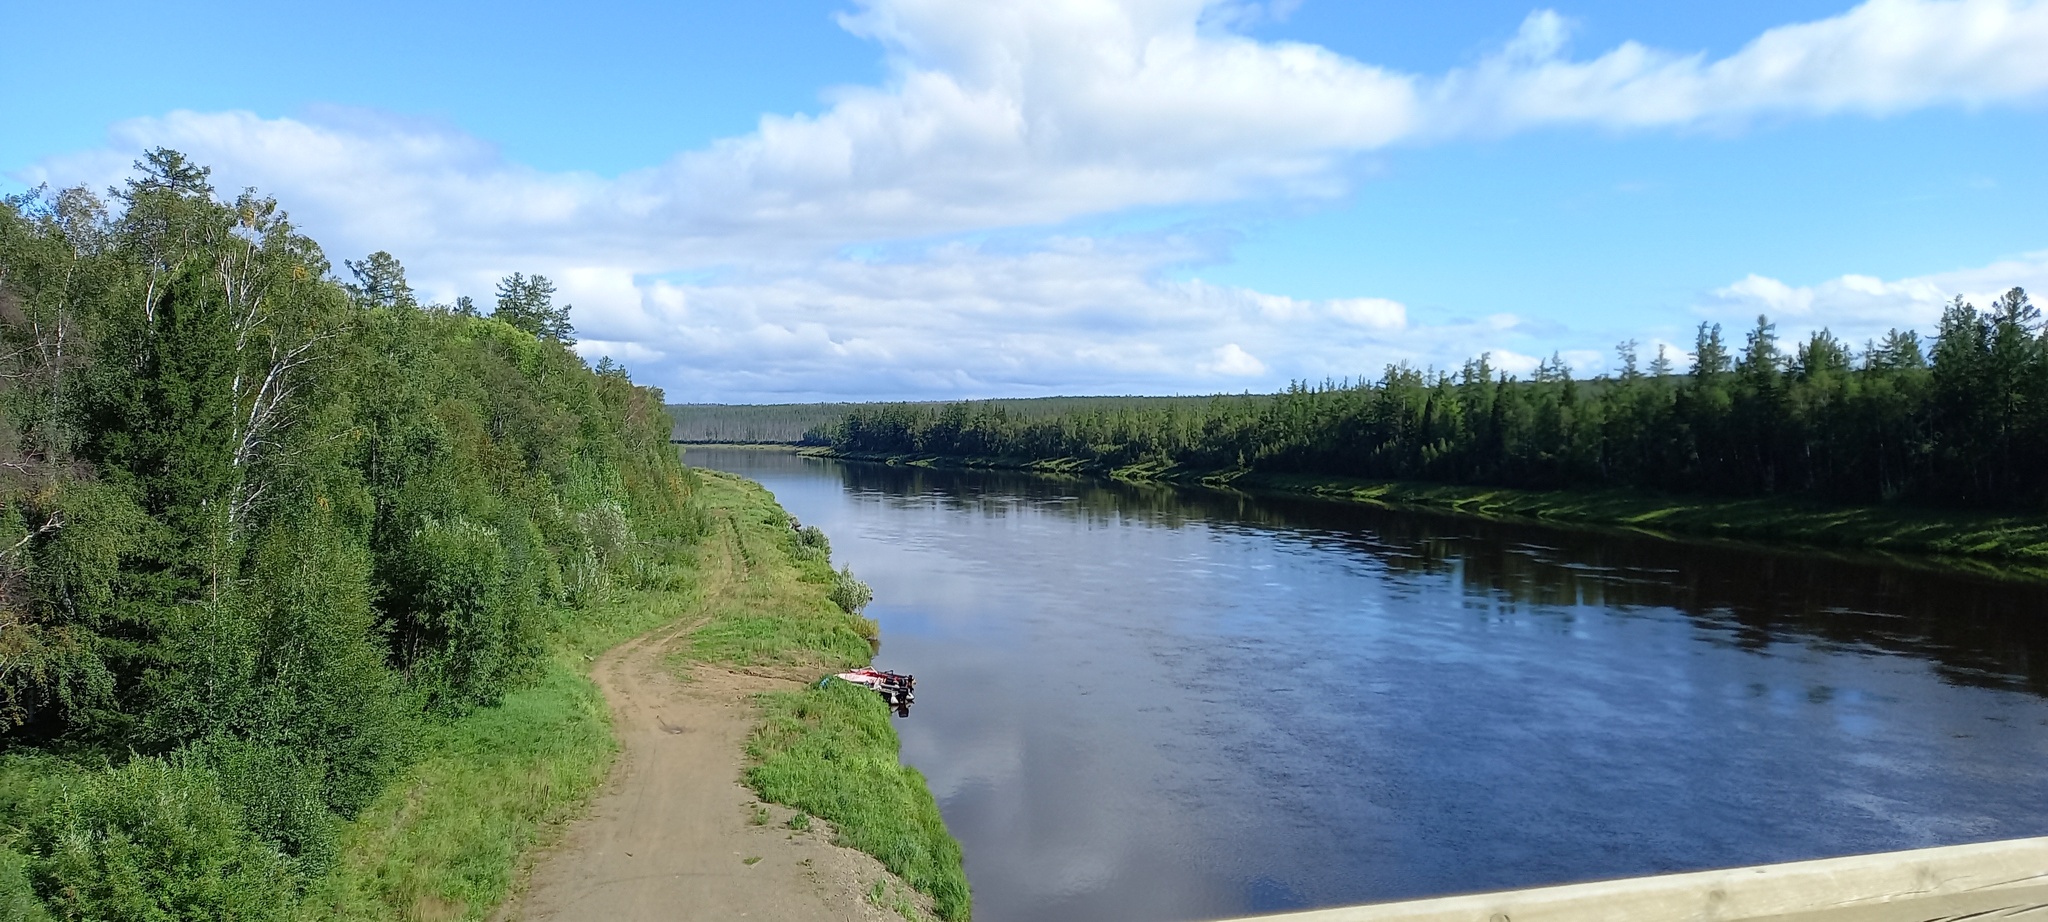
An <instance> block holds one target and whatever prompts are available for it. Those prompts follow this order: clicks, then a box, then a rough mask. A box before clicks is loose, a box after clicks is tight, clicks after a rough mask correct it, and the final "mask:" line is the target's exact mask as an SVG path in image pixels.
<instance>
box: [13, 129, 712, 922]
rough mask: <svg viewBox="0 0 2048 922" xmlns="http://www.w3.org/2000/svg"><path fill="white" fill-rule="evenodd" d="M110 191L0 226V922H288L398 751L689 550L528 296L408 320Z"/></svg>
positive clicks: (164, 196)
mask: <svg viewBox="0 0 2048 922" xmlns="http://www.w3.org/2000/svg"><path fill="white" fill-rule="evenodd" d="M137 166H138V173H137V175H136V177H135V178H134V179H132V180H130V181H129V182H128V183H127V184H126V185H125V186H123V187H121V188H118V189H115V190H111V191H110V193H109V194H108V195H106V196H104V197H103V196H99V195H95V194H94V193H92V192H90V191H88V190H85V189H68V190H63V191H49V190H37V191H35V192H33V193H30V194H26V195H22V196H18V197H13V198H10V199H7V200H6V205H5V207H4V208H0V336H4V344H0V427H4V431H0V436H4V437H0V512H4V514H0V530H4V532H5V533H4V534H0V916H5V917H7V918H34V917H38V916H39V915H40V914H44V913H47V914H49V915H51V916H53V917H57V918H70V919H152V920H155V919H229V918H234V919H269V918H286V917H290V916H291V915H292V913H293V911H294V910H293V906H294V901H295V900H296V899H297V897H298V895H299V894H300V893H301V892H302V891H303V890H304V888H305V887H306V886H307V884H308V882H309V881H312V880H315V879H317V878H319V877H320V875H322V874H323V873H324V872H325V871H326V869H327V868H328V867H329V865H330V864H331V863H332V862H333V861H334V860H335V856H336V850H337V839H336V836H337V830H338V829H339V828H341V824H342V822H343V821H344V820H346V819H348V818H349V817H352V816H354V815H355V814H357V813H358V812H359V811H361V810H363V809H364V808H365V805H366V804H368V803H370V802H371V801H372V800H373V799H374V798H376V797H377V796H378V794H379V792H380V791H382V790H384V789H385V788H386V786H387V785H388V784H390V783H391V781H392V780H393V779H394V778H395V777H396V776H398V775H399V773H401V772H402V771H404V770H406V768H407V766H408V764H409V763H410V762H411V761H413V760H414V759H415V758H416V756H417V750H418V746H419V741H420V740H421V739H422V732H423V728H427V727H431V726H433V725H435V724H436V723H437V722H442V721H447V720H451V719H453V718H456V717H459V716H460V715H463V714H465V713H468V712H470V711H471V710H472V709H476V708H479V707H483V706H488V705H492V704H494V703H496V702H498V701H499V700H501V699H502V698H503V697H504V696H506V695H507V694H508V693H509V692H512V691H514V690H516V689H519V688H520V687H522V685H523V684H524V683H528V682H529V681H531V677H532V676H533V675H534V672H535V668H536V663H537V662H538V660H539V659H540V658H541V657H542V656H543V653H544V651H545V650H546V649H547V644H548V642H549V638H550V637H551V636H552V635H554V634H555V633H557V632H561V631H564V630H569V629H571V628H573V626H574V625H575V624H576V622H577V619H578V618H579V617H582V612H584V611H585V610H586V608H587V607H588V606H589V605H590V604H591V603H592V601H593V600H595V599H598V598H600V597H602V596H603V595H604V593H606V592H607V591H608V590H609V589H611V588H612V587H615V586H648V585H662V584H664V581H670V580H673V578H674V574H673V573H671V572H668V571H666V570H665V569H664V567H663V565H661V564H660V563H659V560H660V556H659V555H654V554H648V553H645V552H644V550H645V549H646V548H649V547H658V546H662V545H665V544H680V543H684V542H688V541H690V540H692V538H693V537H694V534H695V532H696V531H698V530H701V528H702V527H703V525H702V522H703V519H702V515H701V513H699V512H697V511H695V508H694V506H693V505H692V504H691V502H690V493H691V490H692V487H691V480H690V479H689V475H688V473H687V472H686V471H685V470H684V469H683V468H682V467H681V466H680V463H679V461H678V459H677V457H676V453H675V451H674V449H673V448H672V447H671V446H670V445H669V443H668V439H669V432H670V421H669V419H668V417H667V416H666V415H665V413H664V412H663V410H662V397H661V394H660V392H659V391H657V390H654V389H651V388H647V387H640V386H636V385H635V384H634V383H633V382H632V381H631V380H630V379H629V377H628V376H627V374H626V373H625V371H624V370H623V369H620V368H618V367H617V366H615V365H613V364H612V363H610V362H609V361H607V362H605V363H604V364H602V365H601V366H600V367H599V369H597V370H595V371H593V370H592V369H590V368H588V367H586V366H585V364H584V363H583V362H582V361H581V360H580V359H579V358H578V357H577V356H576V355H575V354H574V353H573V352H571V351H570V350H569V349H568V348H567V343H569V342H571V341H572V340H571V339H570V336H571V334H572V332H573V329H572V327H571V325H570V322H569V308H568V306H567V305H556V304H555V303H554V301H553V287H552V285H549V284H547V282H546V280H545V279H544V278H541V277H537V276H536V277H527V276H523V275H521V276H513V277H511V278H508V279H507V280H506V282H505V283H504V284H503V285H501V286H500V290H499V292H498V302H499V303H498V310H497V311H496V312H495V316H492V317H484V316H478V314H479V313H480V312H479V311H478V310H477V309H476V308H475V307H474V306H473V304H472V303H471V302H470V301H469V299H467V298H464V299H462V300H461V301H460V302H458V303H457V304H454V305H445V306H442V305H422V304H420V303H418V302H417V301H416V299H415V297H414V295H413V293H412V291H411V289H410V288H409V287H408V286H407V284H406V282H405V279H404V274H403V267H402V266H400V265H399V264H398V262H397V260H395V259H393V258H391V257H390V256H389V255H388V254H383V253H378V254H373V255H372V256H370V257H368V258H365V259H363V260H360V261H354V260H351V261H348V262H346V263H344V265H343V266H342V267H340V268H341V270H342V271H341V272H337V267H335V266H333V265H332V264H331V263H330V262H329V259H328V258H327V256H326V255H324V254H323V253H322V252H321V250H320V248H319V246H318V245H316V244H315V243H314V242H313V241H312V240H310V239H308V238H307V237H306V236H305V235H303V234H302V233H301V232H300V231H299V230H298V229H297V228H295V227H294V226H293V225H292V223H291V222H290V220H289V219H288V217H287V215H286V213H285V212H284V211H283V210H282V209H281V208H280V207H279V205H278V203H277V202H276V201H274V200H272V199H269V198H265V197H263V196H261V195H259V194H257V193H256V192H254V191H249V192H244V193H241V194H239V195H236V196H233V197H231V198H230V197H223V196H222V195H221V194H219V193H217V192H216V190H214V189H213V188H212V186H211V185H210V181H209V175H208V171H207V170H205V169H204V168H201V167H199V166H197V165H195V164H193V163H191V162H189V161H187V160H186V159H185V158H184V157H182V156H181V155H179V154H177V153H176V152H173V151H167V150H158V151H154V152H152V153H150V154H149V156H148V159H147V160H146V161H144V162H142V163H139V164H137ZM343 273H345V274H343ZM337 276H340V277H337ZM343 278H346V279H347V280H348V281H347V282H346V283H344V282H343V281H342V279H343Z"/></svg>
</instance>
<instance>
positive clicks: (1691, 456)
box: [830, 288, 2048, 512]
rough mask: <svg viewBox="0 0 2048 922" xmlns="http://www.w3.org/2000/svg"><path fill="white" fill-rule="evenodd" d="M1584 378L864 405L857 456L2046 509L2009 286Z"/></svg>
mask: <svg viewBox="0 0 2048 922" xmlns="http://www.w3.org/2000/svg"><path fill="white" fill-rule="evenodd" d="M1618 353H1619V363H1618V364H1619V366H1620V369H1621V370H1620V371H1619V372H1618V373H1616V374H1612V375H1605V376H1601V377H1598V378H1593V379H1590V380H1583V379H1579V378H1576V377H1574V376H1573V374H1572V370H1571V369H1570V368H1569V367H1567V366H1566V365H1565V364H1564V363H1563V362H1562V361H1559V360H1558V359H1556V358H1555V357H1553V358H1551V359H1550V360H1547V361H1544V362H1543V363H1542V364H1541V365H1539V366H1538V368H1537V369H1536V371H1535V373H1534V375H1533V376H1532V377H1531V378H1530V379H1528V380H1518V379H1517V378H1515V377H1514V376H1510V375H1506V374H1503V373H1501V372H1499V371H1498V370H1496V369H1495V368H1493V367H1491V365H1490V364H1489V361H1488V358H1487V357H1486V356H1481V357H1479V358H1476V359H1473V360H1472V361H1470V362H1467V363H1466V364H1465V366H1464V367H1463V368H1461V369H1459V370H1457V371H1455V372H1442V371H1434V370H1421V369H1416V368H1412V367H1409V366H1406V365H1396V366H1392V367H1389V368H1387V369H1386V372H1385V373H1384V374H1383V375H1382V376H1381V377H1380V378H1379V380H1377V381H1369V382H1360V383H1348V382H1347V383H1336V382H1326V383H1323V384H1318V385H1311V384H1297V385H1295V386H1293V387H1290V388H1289V389H1288V390H1287V391H1286V392H1284V393H1281V394H1279V395H1276V396H1273V397H1270V398H1265V399H1251V398H1215V399H1213V400H1209V401H1205V402H1202V403H1199V404H1195V405H1187V404H1180V405H1170V406H1158V407H1151V406H1144V405H1133V406H1124V407H1104V408H1083V409H1080V410H1078V411H1076V412H1070V413H1066V414H1063V415H1060V416H1057V417H1052V418H1024V417H1020V416H1019V415H1018V414H1016V413H1013V412H1010V411H1009V410H1008V409H1006V408H1005V407H1002V406H999V405H994V404H987V403H956V404H951V405H946V406H920V405H908V404H897V405H887V406H875V407H862V408H856V409H855V410H854V411H852V412H850V413H848V414H847V415H846V416H845V417H844V418H842V419H841V420H840V421H839V422H838V423H837V425H835V426H834V427H833V429H832V430H831V432H830V443H831V445H832V447H833V448H834V449H837V450H839V451H842V452H847V453H856V454H879V455H892V456H896V455H936V456H948V457H969V458H980V459H1013V460H1025V461H1048V460H1053V459H1069V460H1073V461H1075V462H1077V463H1079V464H1080V465H1082V466H1086V467H1092V468H1096V469H1116V468H1125V467H1130V466H1134V465H1136V466H1148V467H1150V468H1151V469H1153V470H1155V471H1158V470H1179V471H1183V472H1194V473H1213V472H1256V473H1263V474H1297V475H1300V474H1307V475H1323V476H1335V477H1355V478H1371V479H1386V480H1413V481H1428V482H1438V483H1453V484H1482V485H1493V486H1507V487H1524V488H1534V489H1558V488H1573V487H1624V488H1637V489H1649V490H1659V491H1670V492H1681V493H1695V494H1711V495H1719V496H1728V497H1757V496H1801V497H1810V498H1814V499H1819V500H1825V501H1829V502H1839V503H1855V504H1871V503H1884V502H1894V501H1900V502H1908V503H1914V504H1923V505H1931V506H1943V507H1958V508H1976V509H1999V510H2010V511H2025V512H2038V511H2040V510H2042V509H2043V508H2044V507H2048V479H2044V478H2042V477H2041V476H2040V472H2041V471H2042V470H2044V469H2048V338H2044V330H2043V328H2042V324H2041V318H2040V312H2039V311H2038V310H2037V309H2036V308H2034V307H2033V305H2032V304H2031V303H2030V302H2029V299H2028V297H2027V294H2026V292H2024V291H2022V290H2020V289H2018V288H2014V289H2011V290H2010V291H2008V292H2006V293H2005V294H2004V295H2002V296H2000V297H1999V298H1998V299H1997V300H1996V301H1995V302H1994V303H1993V304H1991V305H1990V307H1989V308H1988V309H1985V310H1979V309H1978V308H1977V307H1975V306H1973V305H1971V304H1969V303H1966V302H1964V301H1963V300H1962V299H1961V298H1957V299H1955V300H1954V301H1953V302H1951V303H1950V304H1949V305H1948V307H1947V308H1946V310H1945V311H1944V313H1943V314H1942V317H1941V321H1940V327H1939V329H1938V330H1936V332H1935V334H1934V336H1933V337H1932V339H1931V340H1925V339H1922V337H1920V336H1919V335H1918V334H1916V333H1914V332H1910V331H1897V330H1894V331H1893V332H1891V333H1890V334H1888V335H1887V336H1885V337H1884V338H1883V339H1882V340H1881V341H1874V342H1869V343H1865V344H1864V345H1863V346H1862V347H1861V348H1852V347H1851V346H1850V345H1849V344H1847V343H1844V342H1841V341H1840V340H1838V339H1837V338H1835V337H1834V336H1832V335H1830V334H1829V333H1828V332H1827V331H1825V330H1823V331H1820V332H1818V333H1815V334H1813V335H1812V336H1811V337H1809V338H1807V339H1805V340H1804V341H1799V342H1794V343H1791V344H1789V346H1788V345H1787V344H1786V343H1783V342H1781V341H1780V340H1779V338H1778V336H1777V334H1776V330H1775V327H1774V326H1773V325H1772V324H1771V323H1770V322H1769V321H1768V320H1767V319H1765V318H1761V317H1760V318H1758V320H1757V324H1756V326H1755V327H1754V328H1753V329H1751V330H1750V331H1749V332H1748V333H1747V334H1746V335H1745V336H1744V337H1743V341H1742V342H1741V343H1740V344H1734V343H1731V342H1729V341H1728V339H1727V338H1726V337H1725V336H1724V334H1723V332H1722V330H1721V328H1720V326H1719V325H1713V324H1702V325H1701V326H1700V328H1699V331H1698V340H1697V342H1696V343H1695V347H1694V356H1693V358H1692V361H1691V363H1690V368H1689V369H1685V370H1680V369H1677V368H1675V367H1673V366H1674V363H1673V362H1672V361H1671V359H1670V356H1669V355H1668V353H1667V352H1666V351H1664V350H1661V349H1660V350H1659V352H1658V354H1657V355H1656V356H1655V357H1654V358H1653V359H1652V360H1651V361H1649V362H1648V363H1643V362H1642V361H1641V358H1640V357H1639V356H1638V354H1637V348H1636V346H1635V344H1634V343H1624V344H1622V345H1621V346H1620V347H1619V350H1618Z"/></svg>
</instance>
